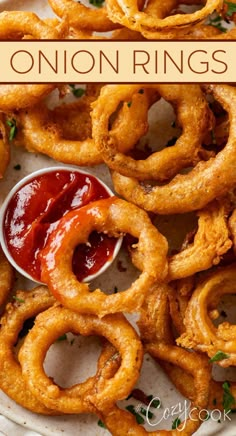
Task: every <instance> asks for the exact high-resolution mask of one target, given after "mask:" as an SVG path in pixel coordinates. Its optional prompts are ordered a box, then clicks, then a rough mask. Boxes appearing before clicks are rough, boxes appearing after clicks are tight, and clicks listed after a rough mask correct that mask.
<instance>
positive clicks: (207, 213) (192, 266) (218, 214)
mask: <svg viewBox="0 0 236 436" xmlns="http://www.w3.org/2000/svg"><path fill="white" fill-rule="evenodd" d="M228 212H229V204H228V202H227V201H226V200H221V201H217V200H215V201H213V202H212V203H210V204H208V205H207V206H206V207H205V208H204V209H202V210H201V211H199V212H198V213H197V214H198V216H199V219H198V231H197V233H196V235H195V237H194V241H193V243H192V244H190V245H189V246H187V247H186V248H185V249H184V250H182V251H180V252H179V253H178V254H175V255H173V256H171V257H170V258H169V274H168V279H169V280H177V279H181V278H184V277H188V276H191V275H193V274H195V273H197V272H199V271H203V270H206V269H208V268H211V266H213V265H217V264H218V263H219V262H220V260H221V256H222V255H223V254H224V253H226V252H227V251H228V250H229V249H230V248H231V246H232V241H231V239H230V235H229V229H228V223H227V213H228Z"/></svg>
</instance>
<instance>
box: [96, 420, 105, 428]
mask: <svg viewBox="0 0 236 436" xmlns="http://www.w3.org/2000/svg"><path fill="white" fill-rule="evenodd" d="M97 424H98V425H99V427H102V428H106V426H105V424H104V422H102V421H101V419H99V420H98V422H97Z"/></svg>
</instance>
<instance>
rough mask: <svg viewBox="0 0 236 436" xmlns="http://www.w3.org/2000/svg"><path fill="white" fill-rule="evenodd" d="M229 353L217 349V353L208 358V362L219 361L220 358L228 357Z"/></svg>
mask: <svg viewBox="0 0 236 436" xmlns="http://www.w3.org/2000/svg"><path fill="white" fill-rule="evenodd" d="M228 358H229V355H228V354H225V353H223V351H217V353H216V354H215V355H214V356H213V357H212V358H211V359H210V362H211V363H213V362H220V360H224V359H228Z"/></svg>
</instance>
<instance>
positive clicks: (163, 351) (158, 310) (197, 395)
mask: <svg viewBox="0 0 236 436" xmlns="http://www.w3.org/2000/svg"><path fill="white" fill-rule="evenodd" d="M167 292H168V287H167V286H166V285H163V286H155V287H153V289H152V290H151V291H150V293H149V294H148V297H147V298H146V300H145V304H144V306H143V307H142V309H141V317H140V320H139V322H138V325H139V329H140V332H141V338H142V340H143V342H144V344H145V351H146V352H147V353H149V354H150V355H151V356H152V357H154V359H155V360H157V361H158V362H160V363H161V364H163V365H166V364H167V363H168V364H172V365H175V366H177V367H180V368H181V369H183V370H184V371H186V372H187V373H188V374H191V376H192V377H193V380H194V387H195V392H194V397H193V399H192V403H191V406H190V410H191V419H190V418H189V419H186V420H185V421H183V422H182V423H181V424H180V425H179V426H178V429H176V430H172V431H165V430H157V431H152V432H148V431H146V430H145V429H144V428H142V427H141V426H140V425H138V424H137V422H136V420H135V418H134V416H133V415H131V414H129V413H128V412H126V411H123V410H120V409H119V408H118V407H117V406H115V407H112V408H110V409H108V410H107V409H106V410H105V411H103V413H104V416H103V420H104V422H105V424H106V426H107V428H108V430H110V432H111V433H112V434H113V435H114V436H125V435H127V434H129V435H130V436H143V435H146V434H149V435H151V436H162V435H168V434H169V435H174V436H177V435H178V434H179V432H180V431H181V428H182V429H183V434H184V435H186V436H187V435H189V436H190V435H192V434H193V433H194V432H195V431H196V430H197V429H198V427H199V426H200V424H201V421H200V418H199V410H201V409H204V408H205V407H206V405H207V401H208V393H209V378H210V372H209V365H208V362H207V361H204V360H202V359H201V357H200V356H198V355H197V354H196V353H190V352H187V351H186V350H183V349H181V348H179V347H177V346H174V345H172V344H171V341H172V338H171V332H170V323H169V307H168V300H167ZM117 422H119V426H117Z"/></svg>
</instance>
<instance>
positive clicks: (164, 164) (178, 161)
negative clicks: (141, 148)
mask: <svg viewBox="0 0 236 436" xmlns="http://www.w3.org/2000/svg"><path fill="white" fill-rule="evenodd" d="M140 88H141V90H142V92H143V89H145V88H147V89H155V90H156V91H157V92H158V93H159V94H160V95H161V96H162V97H163V98H164V99H165V100H166V101H168V102H170V103H171V104H172V105H173V106H174V108H175V109H176V115H177V123H178V124H179V125H180V126H181V127H182V129H183V133H182V135H181V136H180V137H179V138H178V139H177V142H176V144H175V145H174V146H172V147H166V148H165V149H163V150H161V151H158V152H155V153H152V154H151V156H149V157H148V158H147V159H146V160H135V159H133V158H132V157H130V156H125V155H124V154H123V153H121V152H119V151H118V142H117V138H116V137H114V136H113V132H112V131H109V119H110V116H111V115H112V114H113V113H114V112H115V111H116V109H117V107H118V105H119V104H120V102H123V104H124V106H126V107H127V106H128V108H130V109H132V105H131V103H130V102H131V97H132V95H133V93H134V92H138V91H139V90H140ZM139 92H140V91H139ZM92 107H93V112H92V120H93V137H94V140H95V142H96V144H97V147H98V149H99V150H100V151H101V154H102V157H103V159H104V161H105V162H106V164H107V165H108V166H109V167H110V168H111V169H113V170H116V171H118V172H119V173H120V174H122V175H124V176H128V177H135V178H137V179H139V180H147V179H149V180H150V179H154V180H160V181H163V180H167V179H169V178H170V177H173V176H175V175H176V173H178V171H179V170H181V169H183V168H186V167H188V166H191V165H195V164H196V163H197V162H198V161H199V160H200V159H201V157H202V155H203V154H204V150H203V149H201V145H202V142H203V139H204V136H205V135H206V131H207V130H208V129H212V125H211V112H210V110H209V106H208V104H207V101H206V99H205V96H204V94H203V93H202V91H201V89H200V87H199V86H198V85H188V86H187V87H186V85H149V84H148V85H142V86H141V85H115V86H114V85H107V86H104V88H103V89H102V91H101V94H100V96H99V98H98V99H97V100H96V101H95V102H94V103H93V104H92ZM190 118H191V122H190Z"/></svg>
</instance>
